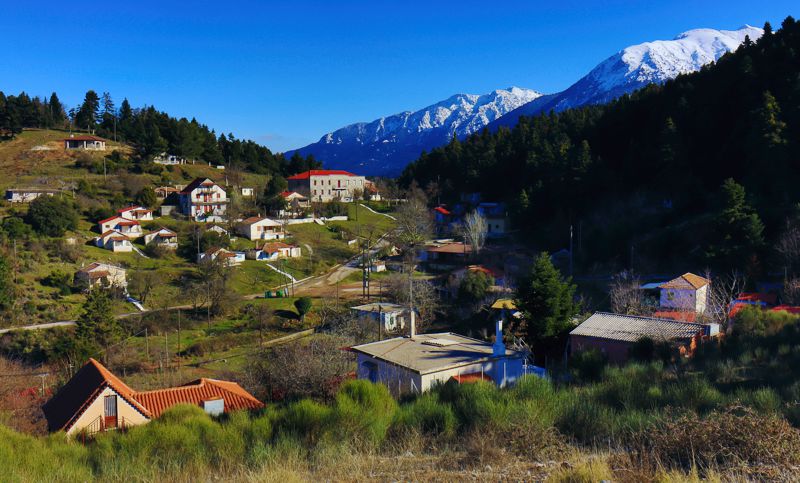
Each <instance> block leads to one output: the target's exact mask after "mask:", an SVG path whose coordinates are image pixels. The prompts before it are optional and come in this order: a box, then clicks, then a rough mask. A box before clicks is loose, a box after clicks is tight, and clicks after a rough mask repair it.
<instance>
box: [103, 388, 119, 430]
mask: <svg viewBox="0 0 800 483" xmlns="http://www.w3.org/2000/svg"><path fill="white" fill-rule="evenodd" d="M103 416H104V420H103V421H104V423H105V427H106V428H116V427H117V396H116V395H113V396H106V397H105V399H104V400H103Z"/></svg>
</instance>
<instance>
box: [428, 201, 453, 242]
mask: <svg viewBox="0 0 800 483" xmlns="http://www.w3.org/2000/svg"><path fill="white" fill-rule="evenodd" d="M453 219H454V218H453V213H452V212H451V211H450V210H448V209H447V208H445V207H444V206H437V207H436V208H434V209H433V222H434V225H435V226H436V233H438V234H439V235H446V234H449V233H450V231H451V230H452V226H451V225H452V223H453Z"/></svg>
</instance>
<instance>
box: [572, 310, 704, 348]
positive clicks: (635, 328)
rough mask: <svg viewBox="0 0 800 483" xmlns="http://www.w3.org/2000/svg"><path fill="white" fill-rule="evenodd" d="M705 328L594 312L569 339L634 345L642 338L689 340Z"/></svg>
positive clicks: (668, 321)
mask: <svg viewBox="0 0 800 483" xmlns="http://www.w3.org/2000/svg"><path fill="white" fill-rule="evenodd" d="M704 329H705V328H704V326H703V325H701V324H693V323H688V322H677V321H674V320H669V319H656V318H654V317H639V316H636V315H621V314H610V313H606V312H596V313H595V314H594V315H592V316H591V317H589V318H588V319H586V320H585V321H583V323H582V324H580V325H579V326H578V327H576V328H575V329H573V330H572V332H570V333H569V334H570V335H582V336H584V337H596V338H599V339H607V340H617V341H622V342H636V341H637V340H639V339H641V338H643V337H649V338H651V339H653V340H678V339H691V338H692V337H694V336H695V335H696V334H697V333H698V332H700V331H703V330H704Z"/></svg>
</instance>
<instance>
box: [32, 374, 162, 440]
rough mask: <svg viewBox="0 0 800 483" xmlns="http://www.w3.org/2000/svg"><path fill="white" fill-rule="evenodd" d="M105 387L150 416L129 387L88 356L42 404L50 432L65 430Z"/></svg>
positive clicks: (146, 415)
mask: <svg viewBox="0 0 800 483" xmlns="http://www.w3.org/2000/svg"><path fill="white" fill-rule="evenodd" d="M106 387H110V388H111V389H113V390H114V391H115V392H116V393H117V394H119V395H120V397H122V398H123V399H124V400H125V401H127V402H128V404H130V405H131V406H133V407H134V408H135V409H136V410H137V411H139V412H140V413H142V414H143V415H144V416H145V417H150V411H149V410H147V409H146V408H145V407H144V406H142V405H141V404H140V403H139V402H138V401H137V400H136V399H134V396H135V394H136V392H135V391H134V390H133V389H131V388H130V387H128V386H127V385H126V384H125V383H124V382H122V381H121V380H120V379H119V378H118V377H117V376H115V375H114V374H112V373H111V372H110V371H109V370H108V369H106V368H105V367H104V366H103V365H102V364H100V363H99V362H97V361H96V360H94V359H89V362H87V363H86V365H84V366H83V367H82V368H81V369H80V370H79V371H78V372H77V373H76V374H75V375H74V376H73V377H72V379H70V380H69V381H68V382H67V383H66V384H65V385H64V387H62V388H61V390H60V391H58V393H57V394H56V395H55V396H54V397H53V398H52V399H50V400H49V401H47V403H45V405H44V406H43V407H42V410H43V411H44V414H45V417H46V418H47V426H48V428H49V429H50V431H58V430H62V429H63V430H65V431H66V430H69V428H70V427H71V426H72V425H73V424H74V423H75V421H77V420H78V418H80V416H81V415H82V414H83V412H84V411H85V410H86V409H87V408H88V407H89V405H90V404H91V403H92V402H93V401H94V400H95V399H96V398H97V396H98V395H99V394H100V393H101V392H102V391H103V390H104V389H105V388H106Z"/></svg>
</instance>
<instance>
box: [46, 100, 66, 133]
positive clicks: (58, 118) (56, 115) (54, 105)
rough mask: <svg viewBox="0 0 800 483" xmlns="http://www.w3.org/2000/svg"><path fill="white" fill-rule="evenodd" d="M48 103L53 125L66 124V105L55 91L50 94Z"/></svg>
mask: <svg viewBox="0 0 800 483" xmlns="http://www.w3.org/2000/svg"><path fill="white" fill-rule="evenodd" d="M48 104H49V107H50V118H51V119H52V120H53V125H55V126H61V125H62V124H64V120H65V119H66V114H65V113H64V106H63V105H62V104H61V100H60V99H59V98H58V96H57V95H56V93H55V92H53V93H52V94H50V102H49V103H48Z"/></svg>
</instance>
